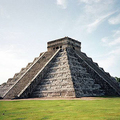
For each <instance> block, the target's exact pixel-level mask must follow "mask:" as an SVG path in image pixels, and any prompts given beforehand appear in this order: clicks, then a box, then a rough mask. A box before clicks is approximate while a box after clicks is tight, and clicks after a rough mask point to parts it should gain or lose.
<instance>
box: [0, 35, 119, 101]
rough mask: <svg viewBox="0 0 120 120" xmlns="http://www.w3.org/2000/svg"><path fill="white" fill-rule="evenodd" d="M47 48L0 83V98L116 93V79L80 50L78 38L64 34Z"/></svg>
mask: <svg viewBox="0 0 120 120" xmlns="http://www.w3.org/2000/svg"><path fill="white" fill-rule="evenodd" d="M47 49H48V50H47V51H46V52H43V53H40V55H39V57H36V58H35V59H34V60H33V62H31V63H28V65H27V66H26V67H24V68H22V69H21V70H20V72H19V73H15V75H14V76H13V78H9V79H8V81H7V82H6V83H3V84H2V85H0V98H1V99H2V98H3V99H13V98H40V97H83V96H85V97H87V96H119V95H120V86H119V84H118V82H117V81H116V80H115V78H114V77H112V76H111V75H110V74H109V73H107V72H105V71H104V69H103V68H101V67H99V65H98V64H97V63H95V62H94V61H93V60H92V58H90V57H88V56H87V55H86V54H85V53H83V52H82V51H81V42H79V41H77V40H74V39H72V38H69V37H64V38H61V39H57V40H54V41H50V42H48V46H47ZM13 67H14V66H13Z"/></svg>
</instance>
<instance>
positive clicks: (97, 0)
mask: <svg viewBox="0 0 120 120" xmlns="http://www.w3.org/2000/svg"><path fill="white" fill-rule="evenodd" d="M99 1H101V0H79V2H83V3H87V4H91V3H93V2H95V3H97V2H99Z"/></svg>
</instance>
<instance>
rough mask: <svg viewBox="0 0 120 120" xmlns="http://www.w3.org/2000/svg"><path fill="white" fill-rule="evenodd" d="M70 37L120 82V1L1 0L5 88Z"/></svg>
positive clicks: (0, 73)
mask: <svg viewBox="0 0 120 120" xmlns="http://www.w3.org/2000/svg"><path fill="white" fill-rule="evenodd" d="M65 36H69V37H71V38H73V39H76V40H78V41H80V42H81V43H82V52H85V53H86V54H87V55H88V56H89V57H91V58H92V59H93V61H95V62H97V63H98V64H99V66H100V67H103V68H104V70H105V71H106V72H109V73H110V74H111V75H112V76H114V77H115V76H117V77H120V0H0V84H1V83H3V82H6V81H7V80H8V78H12V77H13V76H14V74H15V73H17V72H19V71H20V70H21V68H22V67H26V65H27V64H28V62H32V61H33V59H34V58H35V57H38V56H39V54H40V53H41V52H44V51H46V50H47V42H48V41H51V40H55V39H59V38H62V37H65Z"/></svg>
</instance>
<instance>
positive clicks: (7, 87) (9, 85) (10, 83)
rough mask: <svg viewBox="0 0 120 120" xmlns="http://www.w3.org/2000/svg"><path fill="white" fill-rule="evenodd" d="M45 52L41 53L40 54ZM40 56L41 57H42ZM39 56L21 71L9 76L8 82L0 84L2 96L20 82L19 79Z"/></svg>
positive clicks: (0, 94)
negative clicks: (11, 76)
mask: <svg viewBox="0 0 120 120" xmlns="http://www.w3.org/2000/svg"><path fill="white" fill-rule="evenodd" d="M42 54H43V53H41V54H40V56H41V55H42ZM40 56H39V57H40ZM39 57H36V58H35V59H34V60H33V62H31V63H28V65H27V66H26V67H25V68H22V69H21V71H20V72H19V73H16V74H15V75H14V77H13V78H9V79H8V81H7V82H6V83H3V84H2V85H0V96H1V97H3V96H5V94H6V93H7V92H8V91H9V90H10V89H11V88H12V87H13V86H14V85H15V84H16V83H17V82H18V80H19V79H20V78H21V77H22V76H23V74H24V73H25V72H26V71H27V70H28V69H30V67H31V66H32V65H33V64H34V63H35V62H36V61H37V60H38V59H39Z"/></svg>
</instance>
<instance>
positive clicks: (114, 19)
mask: <svg viewBox="0 0 120 120" xmlns="http://www.w3.org/2000/svg"><path fill="white" fill-rule="evenodd" d="M108 22H109V23H110V24H113V25H115V24H120V14H118V15H117V16H115V17H112V18H110V19H109V20H108Z"/></svg>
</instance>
